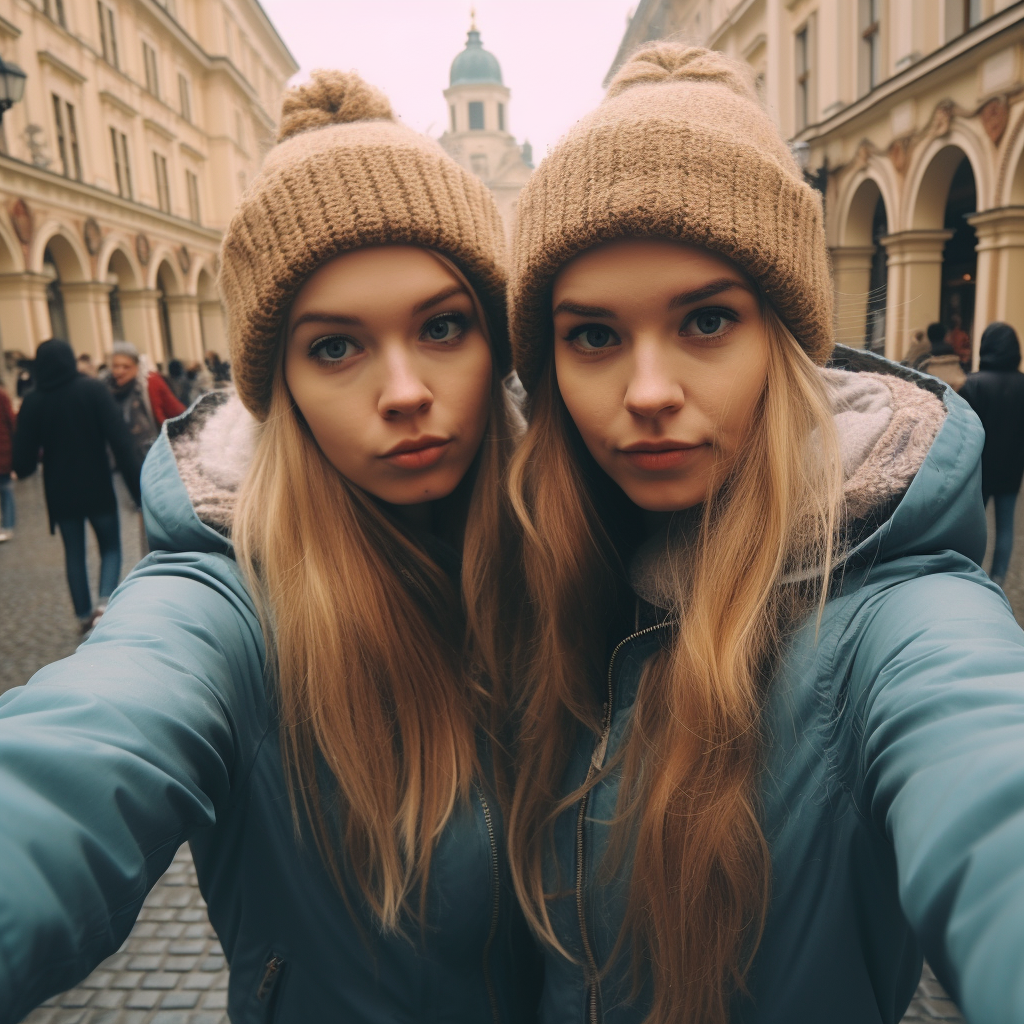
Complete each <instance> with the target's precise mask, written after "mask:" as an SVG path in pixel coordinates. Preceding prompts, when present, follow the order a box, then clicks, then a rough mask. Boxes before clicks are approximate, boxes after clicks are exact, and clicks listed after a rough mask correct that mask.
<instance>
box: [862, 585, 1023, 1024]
mask: <svg viewBox="0 0 1024 1024" xmlns="http://www.w3.org/2000/svg"><path fill="white" fill-rule="evenodd" d="M857 628H858V629H860V630H861V631H862V635H861V637H860V640H859V642H858V645H857V654H856V656H855V658H854V662H853V666H852V675H851V693H850V696H851V698H852V700H853V701H854V705H855V708H856V710H857V712H858V713H859V715H860V717H861V722H862V726H863V736H862V741H861V758H862V763H861V769H862V771H861V793H860V797H861V800H862V808H864V809H865V810H866V812H867V813H869V814H870V815H871V817H872V819H873V820H874V821H875V822H876V823H877V825H878V827H879V828H880V829H882V830H884V832H885V834H886V835H887V836H888V837H889V839H890V840H891V842H892V843H893V846H894V849H895V854H896V863H897V869H898V874H899V888H900V900H901V903H902V905H903V910H904V912H905V913H906V915H907V918H908V920H909V921H910V923H911V925H912V927H913V928H914V930H915V931H916V932H917V934H918V936H919V937H920V939H921V942H922V945H923V946H924V949H925V953H926V955H927V957H928V959H929V962H930V963H931V964H932V966H933V967H934V968H935V970H936V973H937V974H938V976H939V980H940V981H942V983H943V984H944V985H945V986H946V987H947V988H948V989H949V990H950V991H951V994H952V995H953V996H954V997H955V998H956V999H957V1000H958V1002H959V1003H960V1006H961V1007H962V1009H963V1011H964V1013H965V1015H966V1016H967V1018H968V1019H969V1020H971V1021H973V1022H977V1024H1011V1022H1014V1024H1015V1022H1019V1021H1022V1020H1024V972H1022V971H1021V956H1022V951H1024V633H1022V632H1021V630H1020V627H1019V626H1018V625H1017V623H1016V622H1015V621H1014V619H1013V616H1012V615H1011V613H1010V610H1009V608H1008V607H1007V604H1006V601H1005V598H1003V597H1002V595H1000V594H998V593H997V592H996V591H995V589H994V588H989V587H986V586H984V585H982V584H980V583H979V582H976V581H975V580H974V579H969V578H966V577H963V576H956V575H937V576H928V577H922V578H920V579H916V580H912V581H910V582H908V583H904V584H901V585H899V586H897V587H894V588H893V589H892V590H891V591H889V592H887V593H886V594H885V595H883V596H882V597H881V598H880V599H879V600H878V601H877V602H876V603H875V605H874V607H873V609H872V614H871V615H870V617H869V618H868V619H867V620H866V621H863V622H861V623H860V624H859V625H858V627H857Z"/></svg>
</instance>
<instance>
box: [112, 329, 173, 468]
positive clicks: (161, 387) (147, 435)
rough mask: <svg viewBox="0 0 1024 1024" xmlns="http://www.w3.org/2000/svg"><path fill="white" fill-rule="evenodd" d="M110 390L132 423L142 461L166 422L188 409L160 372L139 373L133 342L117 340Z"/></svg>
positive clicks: (127, 419)
mask: <svg viewBox="0 0 1024 1024" xmlns="http://www.w3.org/2000/svg"><path fill="white" fill-rule="evenodd" d="M110 389H111V391H112V392H113V394H114V400H115V401H116V402H117V403H118V406H119V407H120V409H121V412H122V414H123V416H124V421H125V423H127V424H128V430H129V431H130V433H131V435H132V438H133V440H134V442H135V450H136V454H137V455H138V458H139V461H140V462H141V461H142V460H143V459H145V457H146V453H147V452H148V451H149V449H150V446H151V445H152V444H153V442H154V441H155V440H156V438H157V435H158V434H159V433H160V427H161V426H163V422H164V420H167V419H171V417H173V416H180V415H181V414H182V413H183V412H184V411H185V406H183V405H182V404H181V402H179V401H178V399H177V398H175V397H174V393H173V392H172V391H171V389H170V388H169V387H168V386H167V381H165V380H164V379H163V377H161V376H160V374H159V373H147V374H144V375H142V374H140V373H139V350H138V349H137V348H136V347H135V346H134V345H133V344H132V343H131V342H130V341H115V342H114V353H113V356H112V357H111V360H110Z"/></svg>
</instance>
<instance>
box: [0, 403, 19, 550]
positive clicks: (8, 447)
mask: <svg viewBox="0 0 1024 1024" xmlns="http://www.w3.org/2000/svg"><path fill="white" fill-rule="evenodd" d="M16 422H17V417H16V416H15V414H14V406H13V405H11V398H10V395H8V394H7V392H6V391H5V390H4V388H3V385H2V384H0V543H3V542H4V541H7V540H10V539H11V537H12V536H13V532H14V526H15V518H16V513H15V507H14V489H13V488H12V487H11V470H12V468H13V467H12V452H13V447H14V427H15V424H16Z"/></svg>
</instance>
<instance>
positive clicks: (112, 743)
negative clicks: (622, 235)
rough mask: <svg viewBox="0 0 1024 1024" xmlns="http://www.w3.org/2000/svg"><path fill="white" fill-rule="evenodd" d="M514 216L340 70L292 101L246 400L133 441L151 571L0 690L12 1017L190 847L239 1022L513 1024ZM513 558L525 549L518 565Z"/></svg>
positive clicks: (0, 847) (3, 986)
mask: <svg viewBox="0 0 1024 1024" xmlns="http://www.w3.org/2000/svg"><path fill="white" fill-rule="evenodd" d="M502 252H503V233H502V225H501V221H500V219H499V216H498V213H497V210H496V208H495V206H494V203H493V200H492V199H491V198H490V196H489V194H488V192H487V190H486V189H485V187H484V186H483V184H482V183H480V182H479V181H478V180H477V179H476V178H474V177H472V176H471V175H469V174H467V173H465V172H464V171H462V170H461V169H460V168H459V167H458V166H457V165H456V164H455V163H454V162H453V161H452V160H450V159H449V158H448V157H447V156H445V155H444V154H443V152H442V151H441V150H440V149H439V148H438V147H437V145H436V144H435V143H433V142H432V141H431V140H428V139H425V138H422V137H420V136H418V135H416V134H415V133H413V132H412V131H410V130H409V129H406V128H403V127H402V126H401V125H399V124H397V123H396V122H395V121H394V120H393V119H392V117H391V112H390V107H389V105H388V102H387V100H386V99H385V98H384V97H383V96H382V95H381V94H380V93H378V92H377V91H376V90H374V89H371V88H370V87H369V86H367V85H366V84H365V83H363V82H362V81H361V80H360V79H358V77H356V76H355V75H354V74H349V75H346V74H340V73H328V72H320V73H318V74H317V75H316V76H315V77H314V80H313V81H312V82H311V83H310V84H309V85H308V86H304V87H302V88H300V89H297V90H293V92H292V93H290V94H289V96H288V97H287V98H286V101H285V105H284V112H283V119H282V128H281V141H280V143H279V145H278V146H277V147H276V148H275V149H274V150H272V151H271V153H270V154H269V155H268V156H267V159H266V162H265V165H264V168H263V170H262V172H261V174H260V175H259V176H258V177H257V178H256V180H255V181H254V182H253V184H252V185H251V186H250V187H249V189H248V191H247V192H246V194H245V196H244V197H243V199H242V202H241V206H240V208H239V210H238V211H237V212H236V214H235V216H234V218H233V219H232V222H231V224H230V226H229V228H228V231H227V234H226V236H225V240H224V244H223V250H222V254H221V263H222V269H221V284H222V291H223V295H224V299H225V303H226V305H227V308H228V313H229V320H230V331H231V338H230V342H231V354H232V366H233V369H234V371H235V379H236V383H237V397H233V396H232V395H231V394H230V393H229V392H226V391H220V392H216V393H213V394H210V395H208V396H205V397H204V398H203V399H202V400H200V401H199V402H198V403H197V404H196V405H195V406H194V407H193V409H192V410H191V411H190V412H189V413H188V414H187V415H186V416H183V417H180V418H178V419H176V420H174V421H171V422H170V423H169V424H168V425H167V427H166V428H165V430H164V432H163V434H162V436H161V437H160V439H159V440H158V442H157V444H156V445H155V447H154V448H153V450H152V452H151V453H150V456H149V459H148V461H147V464H146V470H145V475H144V484H143V487H144V495H145V498H144V503H145V508H146V521H147V526H148V532H149V538H150V542H151V544H152V547H153V549H154V553H153V554H151V555H150V556H149V557H148V558H147V559H145V560H144V561H143V562H142V563H141V564H140V565H139V566H138V567H137V568H136V569H135V570H134V571H133V572H132V574H131V575H130V576H129V578H128V579H127V580H126V582H125V583H124V584H123V585H122V587H121V588H120V589H119V590H118V591H117V592H116V593H115V595H114V597H113V599H112V600H111V602H110V605H109V608H108V611H107V613H106V615H105V616H104V618H103V620H102V624H101V626H100V628H99V629H97V630H96V631H95V633H94V634H93V636H92V638H91V640H90V642H89V643H88V644H86V645H85V646H83V647H82V648H81V649H80V650H79V651H78V653H77V654H75V655H74V656H73V657H71V658H69V659H67V660H66V661H63V662H60V663H58V664H56V665H52V666H50V667H49V668H47V669H44V670H43V671H42V672H40V673H39V674H38V675H37V676H36V677H35V678H34V679H32V680H31V681H30V683H29V684H28V685H27V686H26V687H24V688H21V689H20V690H15V691H12V692H9V693H7V694H6V695H5V696H4V697H3V700H2V701H0V818H2V820H3V823H4V825H3V829H2V830H0V922H2V928H0V1021H2V1022H3V1024H14V1022H16V1021H19V1020H21V1019H22V1017H23V1016H24V1015H25V1013H27V1012H28V1011H29V1010H30V1009H31V1008H32V1007H33V1006H34V1005H36V1004H37V1003H39V1002H40V1001H41V1000H43V999H44V998H45V997H47V996H49V995H51V994H53V993H54V992H56V991H58V990H60V989H61V988H67V987H69V986H71V985H72V984H74V983H76V982H77V981H79V980H80V979H81V978H82V977H84V976H85V974H86V973H88V971H90V970H91V969H92V968H93V967H95V966H96V965H97V964H98V963H99V962H100V961H101V960H102V959H103V958H104V957H106V956H108V955H109V954H111V953H112V952H114V951H115V950H116V949H117V948H118V946H119V945H120V944H121V942H122V941H123V940H124V938H125V936H126V934H127V933H128V930H129V929H130V927H131V925H132V922H133V921H134V919H135V916H136V914H137V913H138V910H139V908H140V906H141V904H142V900H143V899H144V897H145V895H146V892H147V890H148V889H149V887H150V886H151V885H152V884H153V883H154V882H155V881H156V879H157V878H158V877H159V875H160V873H161V872H162V871H163V870H164V868H166V866H167V864H168V863H169V861H170V859H171V857H172V855H173V854H174V851H175V850H176V849H177V847H178V846H179V844H181V843H182V842H183V841H185V840H191V843H192V849H193V854H194V856H195V861H196V867H197V871H198V874H199V880H200V885H201V887H202V890H203V894H204V896H205V898H206V901H207V903H208V904H209V912H210V918H211V921H212V922H213V924H214V926H215V927H216V929H217V932H218V935H219V936H220V939H221V942H222V944H223V946H224V950H225V953H226V955H227V958H228V961H229V965H230V968H231V981H230V990H229V998H228V1013H229V1016H230V1018H231V1020H232V1021H233V1022H246V1024H249V1022H254V1024H255V1022H267V1021H274V1022H276V1024H310V1022H314V1021H346V1022H366V1024H370V1022H374V1024H379V1022H380V1021H420V1020H422V1021H438V1020H444V1021H451V1022H465V1024H479V1022H481V1021H495V1022H506V1024H513V1022H522V1021H528V1020H532V1019H533V1018H534V1009H535V1003H536V978H537V970H536V965H535V963H534V952H533V944H532V942H531V940H530V937H529V934H528V931H527V929H526V925H525V921H524V919H523V917H522V915H521V913H520V912H519V910H518V908H517V906H516V904H515V900H514V896H513V895H512V890H511V884H510V881H509V877H508V866H507V861H506V858H505V855H504V849H505V842H504V833H503V822H502V815H501V812H500V809H499V803H500V801H499V797H500V795H501V793H502V780H503V771H502V768H503V758H502V757H501V756H500V746H499V745H497V744H496V743H494V742H491V741H490V740H489V737H498V736H499V734H500V731H501V707H502V692H501V683H502V669H503V667H504V665H505V664H506V660H507V656H508V650H509V647H510V644H511V638H510V637H508V636H506V635H505V629H504V626H503V622H505V621H510V620H511V615H510V614H509V613H508V612H507V611H506V610H504V607H503V606H504V603H505V602H510V601H514V600H516V598H517V590H516V581H515V575H514V573H513V572H512V571H511V570H510V569H509V568H508V567H509V566H512V565H514V562H513V561H512V559H511V557H509V558H508V559H504V557H503V555H502V554H501V551H500V547H499V545H498V543H497V537H498V535H499V533H501V531H502V524H503V522H504V521H505V520H506V519H508V515H507V513H506V511H505V509H506V506H507V499H506V498H504V497H503V495H504V491H503V489H502V473H503V467H504V466H505V464H506V463H507V460H508V458H509V455H510V452H511V447H512V442H513V433H514V419H513V412H512V409H511V407H510V405H509V403H508V401H507V398H506V395H505V390H504V388H503V385H502V379H503V377H504V376H505V374H506V373H507V370H508V362H509V359H508V343H507V330H506V325H505V313H504V274H503V269H502V267H503V258H502ZM512 550H514V548H513V549H512Z"/></svg>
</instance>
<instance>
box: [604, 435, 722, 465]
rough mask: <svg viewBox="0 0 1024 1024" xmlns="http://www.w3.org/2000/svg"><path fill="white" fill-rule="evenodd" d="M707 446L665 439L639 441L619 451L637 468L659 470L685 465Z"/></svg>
mask: <svg viewBox="0 0 1024 1024" xmlns="http://www.w3.org/2000/svg"><path fill="white" fill-rule="evenodd" d="M705 448H707V444H706V443H701V444H690V443H687V442H685V441H673V440H670V439H664V440H660V441H637V442H635V443H634V444H630V445H626V446H625V447H623V448H620V449H619V452H620V453H621V454H622V455H623V456H625V458H626V461H627V462H629V463H630V465H632V466H634V467H635V468H637V469H643V470H648V471H650V472H657V471H659V470H667V469H679V468H682V467H685V466H686V465H687V463H689V462H692V461H693V460H694V459H695V458H696V457H697V456H698V454H699V453H700V452H702V451H703V450H704V449H705Z"/></svg>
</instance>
